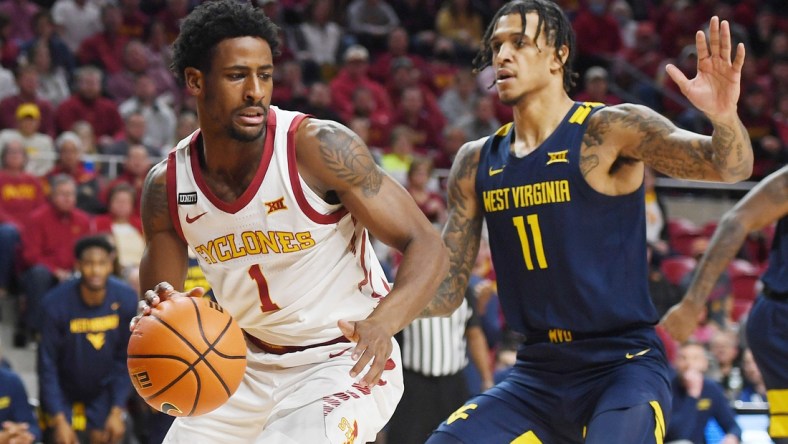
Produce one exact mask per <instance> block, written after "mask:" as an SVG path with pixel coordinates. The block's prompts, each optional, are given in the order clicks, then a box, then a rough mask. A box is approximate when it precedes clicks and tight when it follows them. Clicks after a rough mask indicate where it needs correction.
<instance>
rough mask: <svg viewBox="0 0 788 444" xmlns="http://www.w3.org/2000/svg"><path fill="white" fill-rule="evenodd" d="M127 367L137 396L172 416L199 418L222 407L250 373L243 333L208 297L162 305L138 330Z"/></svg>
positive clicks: (142, 321) (130, 344) (130, 347)
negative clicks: (247, 371) (246, 373)
mask: <svg viewBox="0 0 788 444" xmlns="http://www.w3.org/2000/svg"><path fill="white" fill-rule="evenodd" d="M127 365H128V369H129V375H130V376H131V382H132V384H133V385H134V388H135V389H136V390H137V393H139V394H140V396H141V397H142V399H144V400H145V402H147V403H148V404H149V405H150V406H151V407H153V408H155V409H156V410H159V411H161V412H164V413H167V414H168V415H172V416H197V415H202V414H204V413H208V412H210V411H211V410H213V409H215V408H217V407H219V406H220V405H222V404H224V403H225V401H227V399H228V398H229V397H230V395H232V394H233V393H234V392H235V390H236V389H237V388H238V386H239V385H240V384H241V379H242V378H243V374H244V370H245V369H246V343H245V342H244V337H243V333H242V332H241V329H240V327H238V324H236V323H235V321H234V320H233V318H232V317H231V316H230V315H229V313H227V312H225V311H224V309H222V307H220V306H219V304H217V303H216V302H213V301H211V300H209V299H204V298H192V297H176V298H173V299H170V300H167V301H164V302H162V303H161V304H159V305H158V306H157V307H156V308H154V309H153V310H152V313H151V315H150V316H145V317H143V318H142V319H140V321H139V322H138V323H137V325H136V327H134V331H133V332H132V333H131V339H130V340H129V348H128V360H127Z"/></svg>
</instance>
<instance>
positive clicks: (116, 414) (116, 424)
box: [101, 408, 126, 444]
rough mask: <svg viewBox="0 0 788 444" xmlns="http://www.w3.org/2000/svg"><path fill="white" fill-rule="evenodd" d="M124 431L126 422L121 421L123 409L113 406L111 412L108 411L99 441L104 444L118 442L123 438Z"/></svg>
mask: <svg viewBox="0 0 788 444" xmlns="http://www.w3.org/2000/svg"><path fill="white" fill-rule="evenodd" d="M125 433H126V423H125V422H123V411H122V410H120V409H119V408H113V409H112V413H110V415H109V416H108V417H107V421H106V422H105V423H104V431H103V432H102V435H103V436H102V440H101V442H102V443H104V444H115V443H118V442H120V441H121V440H122V439H123V435H124V434H125Z"/></svg>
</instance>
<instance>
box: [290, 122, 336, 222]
mask: <svg viewBox="0 0 788 444" xmlns="http://www.w3.org/2000/svg"><path fill="white" fill-rule="evenodd" d="M306 117H308V116H307V115H299V116H297V117H296V118H295V119H293V122H292V123H291V124H290V129H289V130H288V131H287V167H288V170H289V173H290V186H291V187H292V188H293V194H295V198H296V202H297V203H298V206H299V207H300V208H301V211H303V212H304V214H306V216H307V217H308V218H309V219H311V220H312V222H315V223H318V224H324V225H328V224H335V223H337V222H339V221H340V220H341V219H342V218H343V217H344V216H345V214H347V209H346V208H345V207H342V208H340V209H339V210H337V211H335V212H333V213H331V214H321V213H320V212H318V211H317V210H315V209H314V208H313V207H312V205H310V204H309V201H308V200H307V199H306V196H305V195H304V189H303V188H302V187H301V181H300V180H299V177H298V164H297V163H296V148H295V135H296V131H297V130H298V126H299V125H300V124H301V122H302V121H303V120H304V119H305V118H306Z"/></svg>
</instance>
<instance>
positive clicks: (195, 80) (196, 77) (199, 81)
mask: <svg viewBox="0 0 788 444" xmlns="http://www.w3.org/2000/svg"><path fill="white" fill-rule="evenodd" d="M183 78H184V80H185V82H186V89H187V90H189V92H190V93H191V94H192V95H195V96H196V95H198V94H200V92H202V88H203V82H204V79H203V76H202V72H201V71H200V70H199V69H197V68H194V67H191V66H190V67H188V68H186V69H184V70H183Z"/></svg>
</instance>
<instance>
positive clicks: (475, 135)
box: [456, 95, 501, 140]
mask: <svg viewBox="0 0 788 444" xmlns="http://www.w3.org/2000/svg"><path fill="white" fill-rule="evenodd" d="M456 125H457V126H460V127H462V128H465V134H466V136H467V137H468V140H476V139H481V138H482V137H485V136H488V135H490V134H493V133H495V132H496V131H498V129H499V128H500V127H501V122H499V121H498V119H497V118H495V106H494V104H493V98H492V97H491V96H489V95H483V96H479V97H477V98H476V102H475V103H474V104H473V114H472V115H470V116H465V117H463V118H461V119H460V120H458V121H457V123H456Z"/></svg>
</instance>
